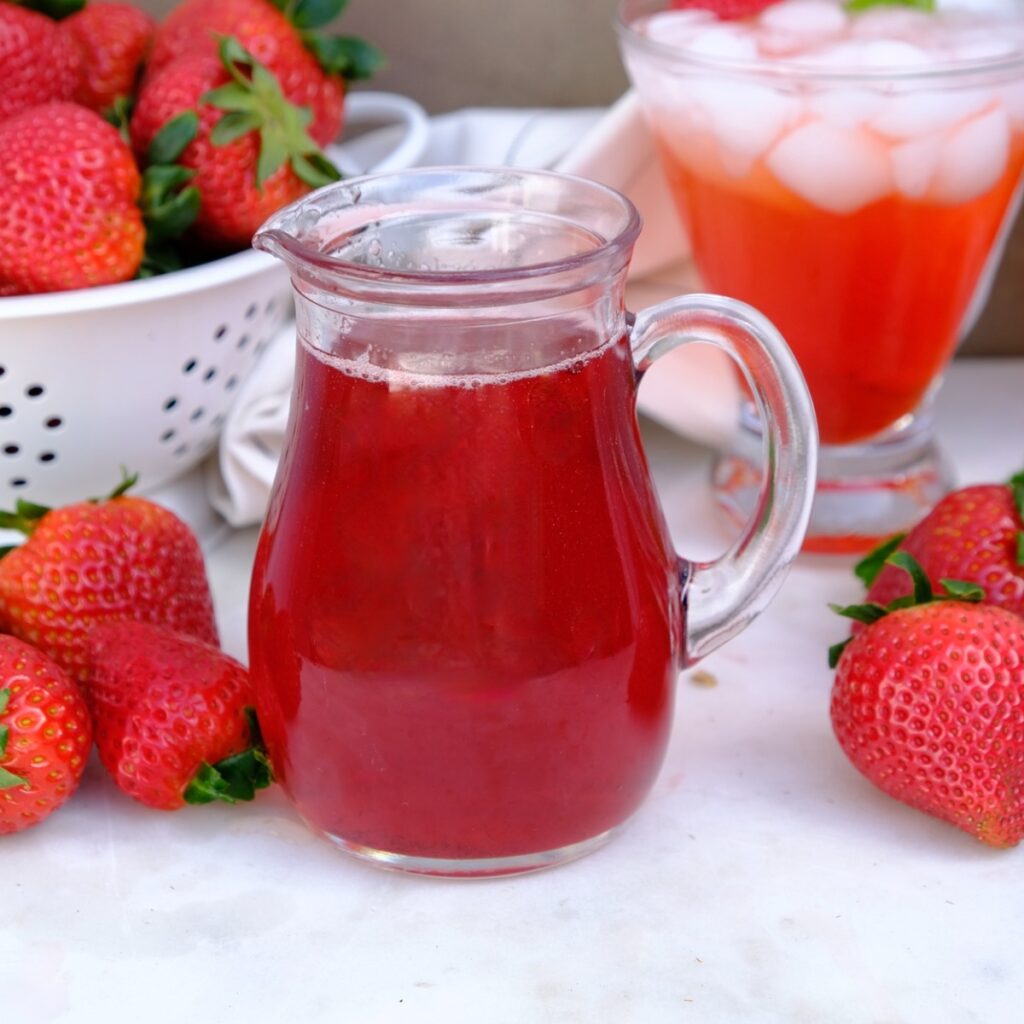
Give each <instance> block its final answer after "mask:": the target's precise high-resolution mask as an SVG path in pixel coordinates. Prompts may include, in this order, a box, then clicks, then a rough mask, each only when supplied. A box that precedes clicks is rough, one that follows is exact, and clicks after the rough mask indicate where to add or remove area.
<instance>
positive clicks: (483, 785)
mask: <svg viewBox="0 0 1024 1024" xmlns="http://www.w3.org/2000/svg"><path fill="white" fill-rule="evenodd" d="M639 231H640V222H639V217H638V215H637V213H636V210H635V209H634V208H633V206H632V205H631V204H630V202H629V201H628V200H626V199H625V198H624V197H622V196H620V195H619V194H617V193H616V192H613V191H611V190H610V189H608V188H605V187H604V186H601V185H597V184H595V183H592V182H587V181H584V180H582V179H577V178H569V177H565V176H561V175H555V174H545V173H533V172H521V171H514V170H507V169H501V170H480V169H470V168H461V169H444V168H440V169H424V170H415V171H408V172H402V173H398V174H388V175H382V176H376V177H370V178H363V179H355V180H352V181H346V182H343V183H341V184H338V185H332V186H330V187H329V188H327V189H324V190H322V191H320V192H318V193H315V194H313V195H311V196H309V197H308V198H305V199H303V200H302V201H300V202H298V203H296V204H295V205H293V206H291V207H289V208H287V209H286V210H284V211H282V212H281V213H278V214H277V215H276V216H275V217H273V218H272V219H271V220H270V221H268V222H267V224H266V225H264V227H263V228H262V230H261V231H260V232H259V234H258V235H257V236H256V242H255V244H256V246H257V248H260V249H264V250H266V251H268V252H271V253H273V254H274V255H276V256H279V257H280V258H281V259H283V260H284V261H285V262H286V263H287V265H288V267H289V269H290V271H291V275H292V282H293V285H294V289H295V297H296V317H297V324H298V346H297V376H296V379H295V386H294V393H293V402H292V411H291V420H290V424H289V427H288V438H287V442H286V446H285V450H284V455H283V458H282V462H281V465H280V468H279V470H278V474H277V479H276V481H275V484H274V490H273V496H272V499H271V504H270V509H269V512H268V516H267V519H266V522H265V525H264V528H263V533H262V536H261V539H260V543H259V549H258V552H257V556H256V564H255V569H254V575H253V582H252V591H251V604H250V621H249V644H250V663H251V670H252V674H253V679H254V682H255V686H256V692H257V705H258V711H259V715H260V719H261V722H262V725H263V730H264V734H265V736H266V741H267V745H268V748H269V750H270V754H271V757H272V760H273V764H274V770H275V773H276V775H277V778H278V779H279V780H280V782H281V784H282V785H283V786H284V788H285V790H286V791H287V792H288V793H289V795H290V796H291V798H292V800H293V801H294V802H295V804H296V806H297V807H298V809H299V811H300V813H301V814H302V815H303V816H304V817H305V819H306V820H307V821H308V822H309V824H310V825H311V826H312V827H313V828H314V829H316V830H317V831H319V832H321V833H323V834H324V835H325V836H327V837H328V838H330V839H332V840H333V841H334V842H335V843H337V844H338V845H339V846H340V847H342V848H343V849H345V850H347V851H349V852H351V853H353V854H355V855H357V856H359V857H363V858H366V859H368V860H370V861H373V862H374V863H377V864H380V865H383V866H388V867H392V868H398V869H404V870H407V871H413V872H419V873H425V874H436V875H465V876H480V875H497V874H512V873H516V872H522V871H529V870H533V869H535V868H540V867H544V866H547V865H551V864H556V863H559V862H561V861H564V860H568V859H570V858H572V857H576V856H579V855H580V854H582V853H585V852H587V851H588V850H591V849H593V848H594V847H596V846H597V845H599V844H600V843H602V842H603V841H604V840H605V839H606V838H607V837H608V836H609V835H611V834H612V832H614V830H615V829H617V828H618V827H619V826H620V825H621V824H622V823H623V822H624V821H625V820H626V819H627V818H628V817H629V816H630V815H631V814H632V813H633V812H634V811H635V810H636V808H637V806H638V805H639V804H640V802H641V801H642V800H643V798H644V797H645V795H646V794H647V792H648V790H649V789H650V787H651V785H652V784H653V782H654V779H655V776H656V774H657V772H658V769H659V767H660V765H661V761H662V756H663V753H664V750H665V745H666V741H667V738H668V732H669V726H670V723H671V720H672V706H673V687H674V682H675V676H676V672H677V671H678V670H679V669H680V668H681V667H683V666H686V665H689V664H692V663H693V662H694V661H695V660H697V659H698V658H701V657H703V656H704V655H705V654H707V653H708V652H710V651H712V650H714V649H715V648H716V647H718V646H719V644H721V643H723V642H725V641H726V640H727V639H729V638H730V637H732V636H734V635H735V634H736V633H738V632H739V631H740V630H741V629H743V628H744V627H745V626H746V625H747V623H748V622H750V621H751V619H752V618H753V617H754V616H755V615H757V614H758V612H760V611H761V610H762V609H763V608H764V607H765V605H766V604H767V603H768V601H769V600H770V598H771V596H772V595H773V593H774V592H775V590H776V589H777V587H778V586H779V584H780V582H781V580H782V578H783V576H784V574H785V572H786V570H787V568H788V566H789V563H790V562H791V560H792V559H793V557H794V556H795V555H796V553H797V551H798V550H799V548H800V544H801V541H802V538H803V533H804V529H805V526H806V522H807V518H808V516H809V513H810V504H811V500H812V496H813V479H814V469H815V453H816V434H815V426H814V420H813V413H812V409H811V404H810V399H809V396H808V393H807V390H806V386H805V384H804V382H803V379H802V377H801V375H800V372H799V370H798V369H797V366H796V363H795V362H794V360H793V359H792V356H791V354H790V353H789V351H788V349H787V348H786V346H785V344H784V342H783V340H782V338H781V337H780V336H779V334H778V332H777V331H775V329H774V328H773V327H772V326H771V325H770V324H769V323H768V322H767V321H766V320H765V319H764V318H763V317H762V316H760V314H758V313H756V312H755V311H754V310H752V309H750V308H749V307H747V306H744V305H742V304H740V303H737V302H733V301H731V300H728V299H722V298H715V297H711V296H701V295H697V296H690V297H686V298H680V299H675V300H673V301H670V302H667V303H664V304H663V305H660V306H658V307H656V308H654V309H650V310H647V311H646V312H645V313H643V314H642V315H641V316H640V317H638V318H637V319H636V321H635V323H634V321H633V318H632V317H630V316H629V315H628V314H627V313H626V312H625V309H624V307H623V292H624V282H625V275H626V269H627V265H628V263H629V260H630V256H631V254H632V249H633V244H634V242H635V240H636V237H637V235H638V233H639ZM690 342H707V343H710V344H712V345H717V346H719V347H721V348H723V349H724V350H725V351H726V352H728V353H730V354H731V355H732V356H733V357H734V358H735V359H736V361H737V362H738V363H739V364H740V366H741V367H743V368H744V370H745V372H746V373H747V375H748V377H749V381H750V388H751V393H752V395H753V401H754V402H755V403H756V404H757V406H758V408H759V412H760V415H761V416H762V421H763V423H764V424H765V436H766V444H767V446H768V449H769V463H770V465H771V467H772V469H771V473H770V474H769V475H768V476H767V478H766V480H765V482H764V486H763V488H762V490H761V493H760V502H759V506H758V512H757V515H756V516H754V517H752V519H751V520H750V523H749V525H748V526H747V528H746V531H745V533H744V536H743V538H742V540H740V541H739V542H738V543H737V544H736V545H735V546H734V547H733V548H732V549H731V550H730V551H729V552H728V553H727V554H726V555H725V556H724V557H723V558H722V559H721V560H719V561H717V562H712V563H709V564H695V563H691V562H688V561H685V560H681V559H680V558H679V557H678V556H677V555H676V553H675V551H674V549H673V547H672V544H671V542H670V540H669V536H668V533H667V531H666V527H665V523H664V521H663V519H662V515H661V511H660V509H659V507H658V503H657V500H656V498H655V495H654V490H653V488H652V485H651V480H650V477H649V475H648V471H647V465H646V462H645V459H644V454H643V450H642V447H641V443H640V437H639V433H638V429H637V421H636V414H635V399H636V390H637V385H638V382H639V379H640V377H641V376H642V375H643V374H644V373H646V372H647V370H648V368H649V367H650V366H651V364H652V363H653V362H654V361H655V360H656V359H657V358H658V357H659V356H660V355H661V354H662V353H664V352H667V351H669V350H671V349H673V348H675V347H676V346H678V345H683V344H688V343H690ZM680 400H681V401H685V400H686V396H685V394H682V395H680Z"/></svg>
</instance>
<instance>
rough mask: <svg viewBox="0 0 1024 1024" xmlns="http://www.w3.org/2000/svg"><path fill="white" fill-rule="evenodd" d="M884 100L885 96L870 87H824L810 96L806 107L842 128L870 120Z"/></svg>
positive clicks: (852, 126)
mask: <svg viewBox="0 0 1024 1024" xmlns="http://www.w3.org/2000/svg"><path fill="white" fill-rule="evenodd" d="M884 102H885V97H884V96H883V95H882V94H881V93H879V92H874V91H873V90H871V89H843V88H836V89H826V90H825V91H824V92H820V93H817V94H815V95H814V96H812V97H811V98H810V99H809V100H808V103H807V106H808V108H809V109H810V110H811V111H812V112H813V113H815V114H817V115H818V116H819V117H821V118H822V120H825V121H829V122H831V123H832V124H835V125H839V126H840V127H842V128H856V127H857V126H858V125H861V124H864V123H865V122H866V121H870V120H871V118H872V117H874V116H875V115H876V114H877V113H878V111H879V110H880V109H881V107H882V104H883V103H884Z"/></svg>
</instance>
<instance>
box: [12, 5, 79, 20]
mask: <svg viewBox="0 0 1024 1024" xmlns="http://www.w3.org/2000/svg"><path fill="white" fill-rule="evenodd" d="M14 2H15V3H16V4H17V5H18V6H19V7H27V8H28V9H29V10H30V11H38V12H39V13H40V14H45V15H46V16H47V17H48V18H53V20H54V21H60V20H61V18H66V17H67V16H68V15H69V14H75V13H77V12H78V11H80V10H81V9H82V8H83V7H84V6H85V0H14Z"/></svg>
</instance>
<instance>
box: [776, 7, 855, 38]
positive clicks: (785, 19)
mask: <svg viewBox="0 0 1024 1024" xmlns="http://www.w3.org/2000/svg"><path fill="white" fill-rule="evenodd" d="M759 27H760V28H761V29H762V30H767V31H768V32H779V33H785V34H787V35H794V36H801V37H802V38H803V39H805V40H806V41H808V42H810V41H814V40H825V39H832V38H834V37H836V36H838V35H841V34H842V33H843V31H844V30H845V29H846V15H845V13H844V12H843V10H842V8H840V7H837V6H836V5H835V4H834V3H829V2H828V0H782V3H778V4H773V5H772V6H771V7H768V8H767V9H766V10H764V11H762V12H761V17H760V19H759Z"/></svg>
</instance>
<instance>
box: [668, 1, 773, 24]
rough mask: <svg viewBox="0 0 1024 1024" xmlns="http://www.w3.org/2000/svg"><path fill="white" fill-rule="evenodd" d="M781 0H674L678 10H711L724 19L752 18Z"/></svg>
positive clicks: (673, 2) (673, 6) (673, 5)
mask: <svg viewBox="0 0 1024 1024" xmlns="http://www.w3.org/2000/svg"><path fill="white" fill-rule="evenodd" d="M778 2H779V0H672V9H673V10H676V11H710V12H711V13H712V14H714V15H716V16H717V17H718V18H719V19H720V20H722V21H735V20H737V19H739V18H752V17H754V15H755V14H760V13H761V12H762V11H763V10H764V9H765V8H766V7H771V6H772V4H776V3H778Z"/></svg>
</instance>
